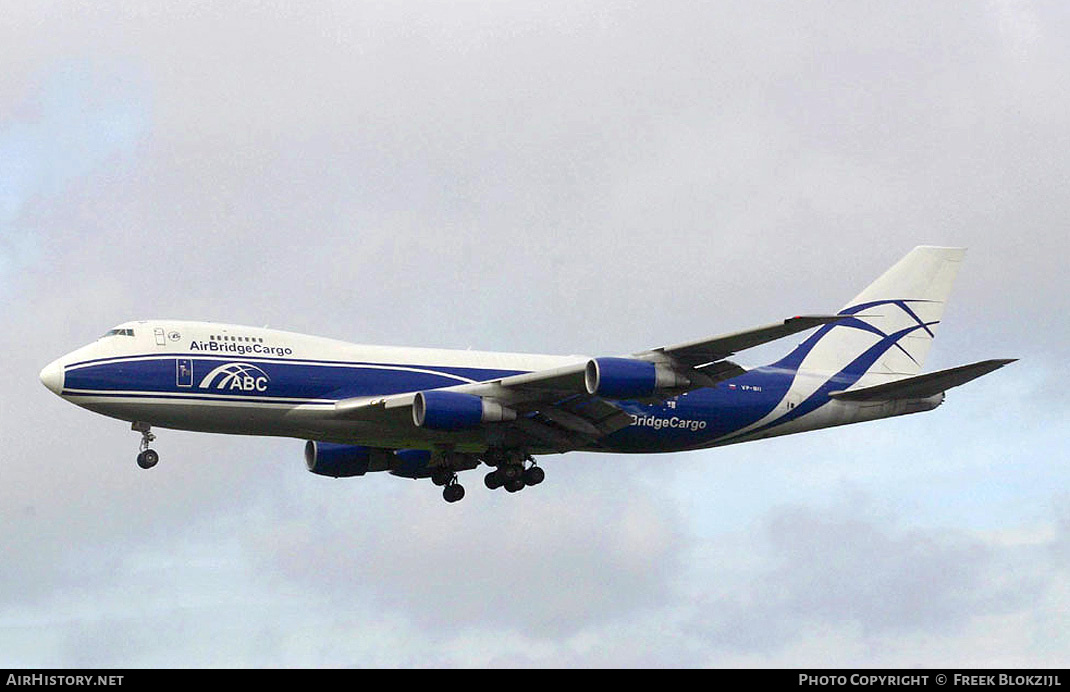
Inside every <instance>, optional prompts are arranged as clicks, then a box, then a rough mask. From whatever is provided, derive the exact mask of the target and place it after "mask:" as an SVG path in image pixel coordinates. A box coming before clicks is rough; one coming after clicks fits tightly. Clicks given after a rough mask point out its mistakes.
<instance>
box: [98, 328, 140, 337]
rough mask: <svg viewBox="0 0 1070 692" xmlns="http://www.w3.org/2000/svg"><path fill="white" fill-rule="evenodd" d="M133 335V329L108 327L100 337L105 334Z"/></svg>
mask: <svg viewBox="0 0 1070 692" xmlns="http://www.w3.org/2000/svg"><path fill="white" fill-rule="evenodd" d="M133 335H134V330H133V329H109V330H108V333H107V334H105V335H104V336H102V337H101V338H102V339H103V338H104V337H105V336H133Z"/></svg>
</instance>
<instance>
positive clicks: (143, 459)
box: [137, 449, 160, 469]
mask: <svg viewBox="0 0 1070 692" xmlns="http://www.w3.org/2000/svg"><path fill="white" fill-rule="evenodd" d="M159 461H160V455H159V454H157V453H156V450H154V449H146V450H145V451H143V452H142V453H141V454H138V455H137V465H138V466H140V467H141V468H143V469H151V468H152V467H153V466H155V465H156V464H158V463H159Z"/></svg>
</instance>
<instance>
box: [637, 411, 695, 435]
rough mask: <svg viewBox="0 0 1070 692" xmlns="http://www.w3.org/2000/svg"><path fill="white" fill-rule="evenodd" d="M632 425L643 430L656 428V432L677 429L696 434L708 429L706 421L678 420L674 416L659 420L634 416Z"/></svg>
mask: <svg viewBox="0 0 1070 692" xmlns="http://www.w3.org/2000/svg"><path fill="white" fill-rule="evenodd" d="M632 425H638V426H640V427H643V428H654V429H655V430H661V429H662V428H677V429H681V430H690V431H691V432H695V431H696V430H702V429H703V428H705V427H706V421H704V420H691V419H689V418H678V417H676V416H673V417H672V418H658V417H657V416H637V415H635V414H634V413H633V414H632Z"/></svg>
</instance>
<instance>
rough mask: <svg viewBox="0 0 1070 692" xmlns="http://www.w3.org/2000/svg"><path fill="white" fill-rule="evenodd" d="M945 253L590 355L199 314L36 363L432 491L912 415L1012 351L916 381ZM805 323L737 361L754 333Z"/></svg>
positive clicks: (145, 433) (100, 404)
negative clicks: (480, 473) (555, 459)
mask: <svg viewBox="0 0 1070 692" xmlns="http://www.w3.org/2000/svg"><path fill="white" fill-rule="evenodd" d="M964 254H965V250H964V249H961V248H942V247H918V248H915V249H914V250H913V251H911V252H910V253H909V254H907V255H906V257H904V258H903V259H902V260H900V261H899V262H898V263H896V264H895V265H894V266H893V267H892V268H891V269H889V270H888V271H887V272H885V273H884V274H883V275H882V276H881V277H880V278H879V279H877V280H876V281H875V282H873V283H872V284H870V286H868V287H867V288H866V289H865V290H864V291H862V293H860V294H859V295H858V296H857V297H855V298H854V300H852V301H850V302H849V303H847V305H846V306H845V307H844V308H843V309H842V310H840V311H839V312H837V313H836V314H830V315H806V316H798V317H791V318H789V319H785V320H783V321H780V322H776V323H773V324H769V325H765V326H761V327H757V328H754V329H747V330H744V331H740V332H735V333H732V334H725V335H722V336H714V337H710V338H706V339H699V340H697V341H690V342H686V343H681V344H676V345H672V346H662V347H658V348H653V349H650V350H648V351H640V352H638V353H632V354H629V355H613V356H607V357H586V356H584V357H581V356H549V355H531V354H519V353H489V352H479V351H468V350H466V351H459V350H443V349H429V348H395V347H385V346H363V345H356V344H350V343H345V342H341V341H335V340H332V339H324V338H320V337H314V336H305V335H303V334H294V333H289V332H284V331H278V330H273V329H263V328H256V327H241V326H235V325H229V324H216V323H212V322H187V321H175V320H147V321H138V322H126V323H124V324H120V325H119V326H117V327H115V328H114V329H111V330H109V331H108V332H107V333H106V334H104V335H103V336H102V337H100V338H99V339H97V340H96V341H94V342H93V343H91V344H89V345H87V346H83V347H82V348H79V349H77V350H75V351H73V352H71V353H68V354H67V355H65V356H63V357H62V358H59V359H57V360H55V361H53V362H52V363H50V364H49V365H47V366H46V367H45V368H44V370H42V371H41V381H42V382H43V383H44V384H45V386H46V387H48V388H49V389H50V390H52V391H53V392H55V393H56V394H58V395H59V396H60V397H62V398H64V399H66V400H68V401H70V402H71V403H73V404H76V405H78V406H81V407H83V408H86V409H88V410H90V411H93V412H95V413H100V414H103V415H105V416H110V417H112V418H118V419H120V420H124V421H128V422H130V423H131V424H132V428H133V430H135V431H137V432H140V433H141V451H140V454H138V457H137V463H138V465H139V466H141V467H142V468H146V469H148V468H151V467H153V466H155V465H156V463H157V462H158V461H159V455H158V454H157V452H156V451H155V450H154V449H152V448H151V443H152V442H153V441H154V439H155V435H154V434H153V433H152V432H151V430H152V429H153V428H175V429H180V430H195V431H204V432H214V433H229V434H240V435H273V436H284V437H294V438H299V439H303V440H307V442H306V443H305V462H306V464H307V465H308V469H309V471H311V472H312V473H316V474H320V475H324V476H333V477H343V476H363V475H364V474H366V473H371V472H376V471H384V472H388V473H391V474H393V475H395V476H401V477H404V478H430V479H431V480H432V481H433V482H434V483H435V485H438V486H442V488H443V491H442V494H443V497H444V498H445V499H446V501H447V502H456V501H457V500H460V499H461V498H462V497H463V496H464V488H463V487H462V486H461V484H460V483H459V482H458V478H457V474H458V473H460V472H463V471H466V470H471V469H475V468H476V467H478V466H479V465H480V464H486V465H487V466H488V467H489V469H490V470H489V472H488V473H487V474H486V476H485V478H484V482H485V484H486V486H487V487H488V488H490V489H492V490H493V489H497V488H502V487H504V488H505V489H506V490H507V491H509V492H517V491H519V490H522V489H524V488H525V487H528V486H534V485H538V484H539V483H541V482H542V481H543V479H544V477H545V475H544V472H543V469H542V468H541V467H540V466H539V465H538V464H537V463H536V461H535V457H536V456H541V455H549V454H559V453H563V452H569V451H573V450H583V451H588V452H609V453H618V454H620V453H652V452H677V451H682V450H693V449H704V448H707V447H717V446H721V445H729V444H735V443H737V442H747V441H750V440H757V439H760V438H765V437H772V436H775V435H787V434H791V433H797V432H804V431H807V430H814V429H817V428H826V427H830V426H835V425H844V424H847V423H858V422H862V421H870V420H875V419H878V418H887V417H890V416H898V415H902V414H906V413H916V412H920V411H928V410H931V409H934V408H936V407H937V406H939V405H940V404H941V402H943V400H944V392H945V391H946V390H948V389H950V388H952V387H956V386H958V385H961V384H964V383H966V382H969V381H970V380H973V379H975V378H977V377H980V376H982V375H985V374H987V373H990V372H992V371H993V370H996V369H997V368H1000V367H1002V366H1004V365H1006V364H1007V363H1010V362H1012V360H1006V359H1001V360H985V361H981V362H977V363H973V364H970V365H963V366H960V367H956V368H951V369H949V370H941V371H938V372H932V373H927V374H922V373H921V370H922V365H923V363H924V362H925V356H926V354H927V353H928V352H929V347H930V346H931V345H932V341H933V337H934V335H935V331H936V328H937V326H938V325H939V324H940V320H941V317H942V315H943V312H944V305H945V303H946V301H947V297H948V294H949V293H950V291H951V285H952V282H953V281H954V278H955V275H956V273H957V271H958V268H959V265H960V263H961V262H962V258H963V255H964ZM806 330H815V331H814V332H813V333H812V334H811V335H809V336H808V337H807V338H806V339H805V341H803V342H802V343H801V344H799V345H798V346H797V347H796V348H795V349H793V350H792V351H791V352H790V353H788V354H787V355H786V356H784V357H783V358H781V359H780V360H778V361H776V362H774V363H772V364H770V365H767V366H764V367H758V368H753V369H746V368H743V367H741V366H740V365H738V364H736V363H734V362H733V361H731V360H729V357H730V356H732V355H733V354H735V353H737V352H739V351H741V350H743V349H747V348H751V347H753V346H757V345H760V344H765V343H767V342H770V341H773V340H776V339H780V338H783V337H786V336H789V335H791V334H796V333H799V332H803V331H806Z"/></svg>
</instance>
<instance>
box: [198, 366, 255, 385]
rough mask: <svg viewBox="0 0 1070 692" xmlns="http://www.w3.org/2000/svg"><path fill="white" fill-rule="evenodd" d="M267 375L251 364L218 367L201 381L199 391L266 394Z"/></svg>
mask: <svg viewBox="0 0 1070 692" xmlns="http://www.w3.org/2000/svg"><path fill="white" fill-rule="evenodd" d="M268 381H269V380H268V375H267V373H266V372H264V371H263V370H261V369H260V368H258V367H256V366H255V365H252V364H251V363H227V364H226V365H220V366H219V367H218V368H216V369H215V370H213V371H212V372H210V373H208V374H207V375H205V377H204V379H203V380H201V383H200V385H199V386H200V388H201V389H212V388H213V387H214V388H215V389H223V390H227V391H232V390H238V391H241V392H266V391H267V387H268Z"/></svg>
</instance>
